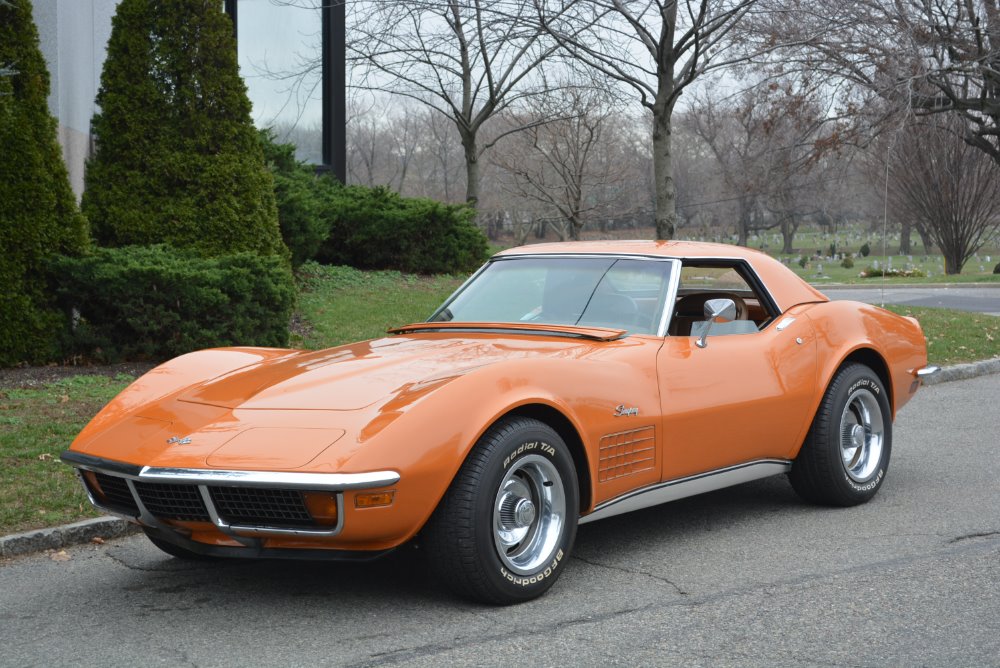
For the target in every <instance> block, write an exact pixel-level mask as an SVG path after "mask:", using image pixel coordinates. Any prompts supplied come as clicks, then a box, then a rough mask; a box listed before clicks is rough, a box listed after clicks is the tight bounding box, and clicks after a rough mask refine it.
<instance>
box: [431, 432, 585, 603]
mask: <svg viewBox="0 0 1000 668" xmlns="http://www.w3.org/2000/svg"><path fill="white" fill-rule="evenodd" d="M578 513H579V490H578V487H577V479H576V468H575V467H574V465H573V460H572V456H571V455H570V453H569V449H568V448H567V447H566V444H565V443H564V442H563V440H562V438H560V437H559V435H558V434H557V433H556V432H555V430H553V429H552V428H551V427H549V426H548V425H546V424H545V423H543V422H540V421H538V420H534V419H531V418H525V417H511V418H504V419H503V420H500V421H499V422H497V423H496V424H495V425H493V426H492V427H491V428H490V429H489V430H487V432H486V433H485V434H484V435H483V436H482V438H480V439H479V442H478V443H476V445H475V447H474V448H473V449H472V451H471V452H470V453H469V456H468V458H467V459H466V461H465V462H464V464H463V465H462V468H461V469H460V470H459V472H458V474H457V475H456V476H455V479H454V480H453V481H452V484H451V487H449V488H448V491H447V493H446V494H445V496H444V498H443V499H442V500H441V503H440V505H439V506H438V508H437V510H435V512H434V515H433V516H432V517H431V519H430V521H429V522H428V523H427V526H426V527H425V528H424V531H423V533H422V535H421V540H422V543H423V545H424V547H425V548H426V554H427V558H428V559H429V563H430V566H431V568H432V569H433V570H434V571H436V573H437V574H438V576H439V577H440V579H441V580H442V581H443V582H444V583H445V584H446V585H447V586H449V587H450V588H451V589H453V590H454V591H456V592H457V593H459V594H460V595H462V596H465V597H468V598H472V599H475V600H478V601H483V602H487V603H500V604H509V603H518V602H521V601H527V600H530V599H532V598H535V597H537V596H540V595H541V594H543V593H544V592H545V591H546V590H548V588H549V587H551V586H552V585H553V583H555V581H556V579H557V578H558V577H559V574H560V573H562V571H563V569H564V568H565V567H566V562H567V561H568V559H569V553H570V550H571V549H572V546H573V540H574V539H575V537H576V525H577V517H578Z"/></svg>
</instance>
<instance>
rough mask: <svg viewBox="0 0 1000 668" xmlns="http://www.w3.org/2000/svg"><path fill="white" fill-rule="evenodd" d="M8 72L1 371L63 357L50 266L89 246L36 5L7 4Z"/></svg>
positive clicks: (3, 130)
mask: <svg viewBox="0 0 1000 668" xmlns="http://www.w3.org/2000/svg"><path fill="white" fill-rule="evenodd" d="M0 68H3V70H4V72H3V76H0V156H2V159H0V286H2V287H0V366H10V365H14V364H19V363H23V362H29V363H39V362H46V361H49V360H50V359H52V358H53V356H54V355H55V354H56V345H57V341H56V338H55V334H56V333H57V332H58V331H59V329H60V327H61V320H60V318H61V315H60V314H59V312H58V311H57V310H55V308H54V306H53V304H52V302H51V299H50V297H49V295H48V294H47V293H46V286H45V283H44V280H43V274H42V266H43V265H44V263H45V261H46V258H47V257H49V256H50V255H51V254H53V253H68V254H79V253H81V252H83V251H84V249H85V248H86V247H87V245H88V243H89V241H88V236H87V223H86V220H84V218H83V216H82V215H81V214H80V211H79V209H77V206H76V198H75V197H74V196H73V192H72V190H71V189H70V185H69V178H68V177H67V174H66V166H65V165H64V164H63V160H62V151H61V150H60V148H59V144H58V143H57V142H56V121H55V119H54V118H52V116H51V115H50V114H49V107H48V102H47V100H48V95H49V74H48V71H47V70H46V67H45V60H44V59H43V57H42V53H41V50H40V49H39V46H38V31H37V29H36V28H35V23H34V21H33V20H32V15H31V2H30V0H8V1H7V2H4V3H0Z"/></svg>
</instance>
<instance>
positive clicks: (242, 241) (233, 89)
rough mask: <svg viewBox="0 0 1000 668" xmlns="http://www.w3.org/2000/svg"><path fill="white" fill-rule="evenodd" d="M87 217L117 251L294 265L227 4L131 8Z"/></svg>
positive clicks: (112, 61) (112, 67) (110, 70)
mask: <svg viewBox="0 0 1000 668" xmlns="http://www.w3.org/2000/svg"><path fill="white" fill-rule="evenodd" d="M97 103H98V105H99V106H100V109H101V111H100V113H99V114H97V115H96V116H94V120H93V134H94V137H95V139H96V142H97V149H96V153H95V155H94V158H93V159H92V160H91V161H90V162H89V163H88V164H87V171H86V177H85V178H86V192H85V193H84V197H83V210H84V213H86V214H87V216H88V218H89V219H90V222H91V225H92V226H93V232H94V237H95V239H97V241H98V242H99V243H100V244H102V245H106V246H126V245H132V244H136V245H145V244H157V243H169V244H170V245H172V246H175V247H178V248H186V249H190V250H193V251H195V252H197V253H199V254H201V255H205V256H210V255H222V254H227V253H234V252H238V251H255V252H258V253H263V254H278V255H286V254H287V249H285V248H284V244H282V242H281V234H280V232H279V230H278V214H277V208H276V206H275V200H274V181H273V179H272V177H271V174H270V172H269V171H268V169H267V167H266V166H265V165H264V155H263V151H262V150H261V146H260V141H259V140H258V138H257V130H256V129H255V128H254V126H253V122H252V121H251V118H250V101H249V99H248V98H247V92H246V85H245V84H244V82H243V80H242V79H241V78H240V74H239V68H238V66H237V60H236V42H235V40H234V38H233V25H232V22H231V21H230V19H229V17H227V16H226V15H225V14H224V13H223V11H222V3H221V2H208V1H206V0H156V1H154V0H122V2H121V3H120V4H119V5H118V9H117V11H116V13H115V17H114V21H113V24H112V31H111V38H110V40H109V41H108V56H107V60H105V61H104V71H103V73H102V74H101V87H100V90H99V91H98V94H97Z"/></svg>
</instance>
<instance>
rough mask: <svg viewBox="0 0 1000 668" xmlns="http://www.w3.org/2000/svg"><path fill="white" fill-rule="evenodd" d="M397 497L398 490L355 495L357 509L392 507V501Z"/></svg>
mask: <svg viewBox="0 0 1000 668" xmlns="http://www.w3.org/2000/svg"><path fill="white" fill-rule="evenodd" d="M394 496H396V490H394V489H390V490H389V491H388V492H364V493H362V494H355V495H354V507H355V508H377V507H379V506H388V505H392V499H393V497H394Z"/></svg>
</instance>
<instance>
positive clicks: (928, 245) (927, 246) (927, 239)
mask: <svg viewBox="0 0 1000 668" xmlns="http://www.w3.org/2000/svg"><path fill="white" fill-rule="evenodd" d="M916 228H917V234H919V235H920V241H921V243H923V244H924V255H930V252H931V249H932V248H934V239H933V238H932V237H931V235H930V234H928V233H927V230H925V229H924V226H923V225H917V226H916Z"/></svg>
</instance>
